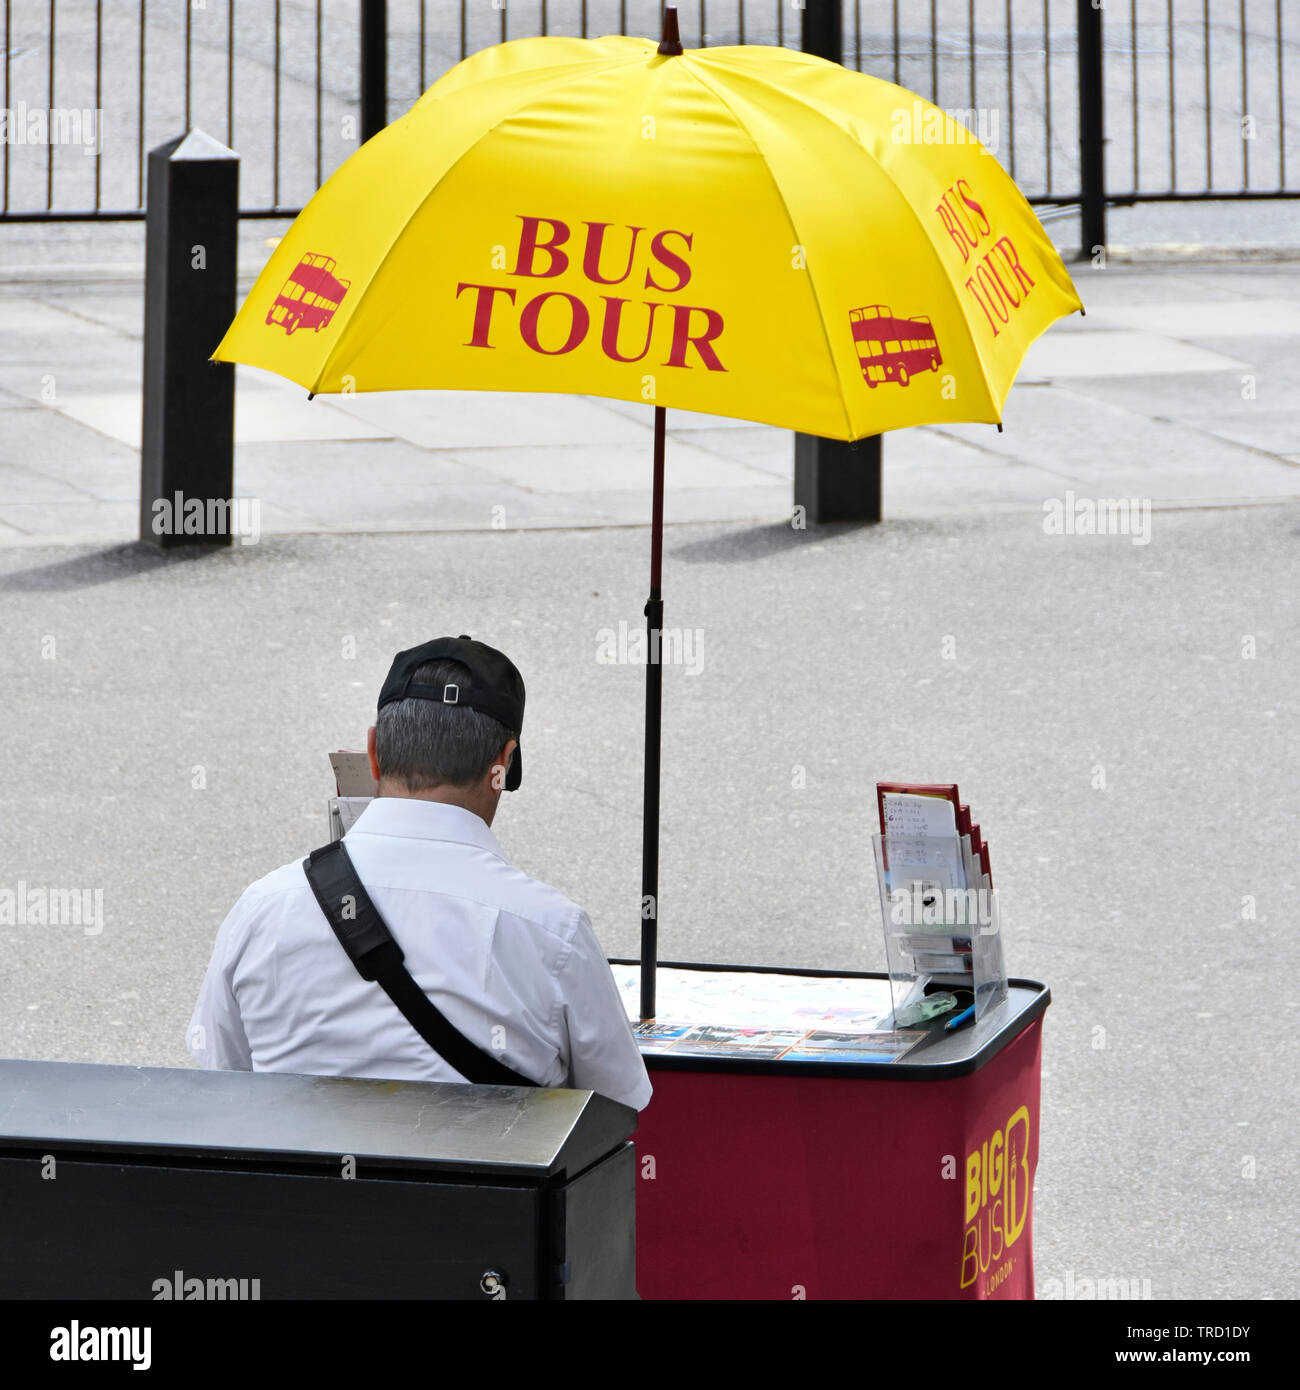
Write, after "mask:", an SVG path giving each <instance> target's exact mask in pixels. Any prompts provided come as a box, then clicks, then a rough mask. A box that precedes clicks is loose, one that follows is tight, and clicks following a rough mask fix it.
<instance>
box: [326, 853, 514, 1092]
mask: <svg viewBox="0 0 1300 1390" xmlns="http://www.w3.org/2000/svg"><path fill="white" fill-rule="evenodd" d="M302 867H303V872H304V873H305V874H306V875H307V882H308V883H309V884H311V891H312V892H313V893H314V894H315V895H316V901H317V902H318V903H319V904H320V909H321V911H322V912H323V913H324V914H325V920H326V921H327V922H328V923H329V924H330V926H331V927H332V928H333V929H334V935H335V936H337V937H338V939H339V942H340V944H341V945H342V947H343V949H344V950H345V951H346V952H347V953H348V959H349V960H350V961H351V962H352V964H353V965H354V966H356V968H357V973H358V974H359V975H360V976H361V978H362V979H363V980H374V981H376V982H377V983H378V984H379V987H380V988H381V989H382V990H383V991H384V993H385V994H387V995H388V997H389V998H390V999H391V1000H392V1001H393V1003H394V1004H396V1005H397V1007H398V1008H399V1009H401V1011H402V1013H403V1014H404V1015H405V1016H406V1020H407V1022H408V1023H409V1024H410V1025H411V1027H412V1028H414V1029H415V1031H416V1032H417V1033H419V1035H420V1036H421V1037H422V1038H423V1039H424V1040H425V1042H427V1043H428V1044H429V1046H430V1047H431V1048H433V1050H434V1051H435V1052H436V1053H437V1054H438V1055H439V1056H440V1057H441V1058H442V1059H443V1060H444V1061H445V1062H447V1063H448V1064H449V1065H451V1066H453V1067H455V1068H456V1070H457V1071H458V1072H460V1074H461V1075H462V1076H463V1077H465V1079H466V1080H467V1081H472V1082H475V1083H477V1084H478V1085H480V1086H536V1085H537V1082H536V1081H531V1080H529V1078H528V1077H526V1076H520V1074H519V1073H518V1072H517V1071H512V1070H511V1069H510V1068H509V1067H508V1066H506V1064H505V1063H504V1062H502V1061H499V1060H498V1059H497V1058H496V1057H493V1056H492V1055H491V1054H490V1053H487V1052H484V1051H483V1049H482V1048H481V1047H479V1046H477V1045H476V1044H475V1043H472V1042H471V1041H470V1040H469V1039H468V1038H467V1037H466V1036H465V1035H464V1033H462V1032H461V1031H460V1030H459V1029H458V1028H457V1027H456V1026H455V1025H454V1024H453V1023H451V1022H450V1021H449V1020H448V1019H447V1018H446V1017H444V1015H443V1014H442V1012H441V1011H440V1010H439V1009H438V1008H437V1006H436V1005H435V1004H434V1002H433V1000H432V999H430V998H429V996H428V995H427V994H425V992H424V991H423V990H422V989H421V988H420V986H419V985H418V984H416V982H415V981H414V980H413V979H412V978H411V973H410V971H408V970H407V968H406V966H405V965H403V964H402V961H403V959H404V957H403V955H402V948H401V947H400V946H399V945H398V944H397V942H396V941H394V940H393V936H392V933H391V932H390V931H389V930H388V927H387V926H386V925H385V923H384V919H383V918H382V917H381V916H380V915H379V909H378V908H376V907H375V905H374V903H372V902H371V901H370V896H369V894H368V893H367V892H366V890H365V887H364V886H363V884H362V882H361V880H360V879H359V878H358V877H357V871H356V869H355V868H353V866H352V860H351V858H350V857H349V855H348V852H347V850H346V849H345V848H344V847H343V841H342V840H335V841H334V842H333V843H332V844H328V845H324V846H322V847H321V848H320V849H314V850H312V852H311V853H310V854H309V855H308V856H307V858H306V859H304V860H303V864H302Z"/></svg>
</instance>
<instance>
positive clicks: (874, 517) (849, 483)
mask: <svg viewBox="0 0 1300 1390" xmlns="http://www.w3.org/2000/svg"><path fill="white" fill-rule="evenodd" d="M880 500H881V499H880V436H879V435H878V434H870V435H868V436H867V437H866V438H865V439H859V440H857V441H855V442H854V443H852V444H848V443H845V441H844V440H842V439H821V438H819V437H818V436H817V435H815V434H796V435H795V437H794V501H795V506H797V507H803V508H804V509H805V510H804V520H805V521H808V522H811V523H813V524H814V525H815V524H816V523H817V522H819V521H879V520H880Z"/></svg>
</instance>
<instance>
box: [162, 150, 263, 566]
mask: <svg viewBox="0 0 1300 1390" xmlns="http://www.w3.org/2000/svg"><path fill="white" fill-rule="evenodd" d="M238 231H239V156H238V155H236V154H235V152H234V151H233V150H228V149H227V148H226V147H225V146H224V145H222V144H220V143H219V142H218V141H216V140H213V139H212V138H211V137H210V136H208V135H205V134H204V133H203V132H202V131H201V130H191V131H190V132H189V134H187V135H178V136H177V137H176V138H175V139H174V140H169V141H168V142H167V143H166V144H165V145H159V146H158V148H157V149H155V150H150V151H149V201H148V216H147V223H146V233H145V273H144V279H145V293H144V390H143V397H144V419H143V429H142V431H141V439H140V539H141V540H142V541H144V542H147V543H148V544H150V545H156V546H159V547H160V548H164V549H165V548H168V547H171V546H176V545H229V544H230V537H231V519H232V511H233V502H234V491H235V368H234V364H233V363H230V362H210V361H209V360H208V358H209V357H210V355H211V354H212V352H213V351H214V350H215V349H216V346H217V344H218V343H219V342H220V341H221V339H222V336H223V335H224V334H225V331H226V329H227V328H228V327H229V326H230V321H231V319H233V318H234V316H235V262H236V246H237V242H238Z"/></svg>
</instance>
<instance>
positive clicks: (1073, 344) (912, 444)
mask: <svg viewBox="0 0 1300 1390" xmlns="http://www.w3.org/2000/svg"><path fill="white" fill-rule="evenodd" d="M0 230H3V231H4V232H6V233H9V234H12V235H10V237H9V239H8V241H7V242H6V241H5V239H4V238H3V237H0V246H3V247H4V248H5V250H4V254H3V256H0V545H4V544H33V543H36V544H44V543H48V542H63V541H78V540H113V541H126V540H129V539H132V538H133V537H135V536H136V535H137V532H138V516H139V511H138V497H139V452H138V450H139V437H140V416H141V408H140V378H141V360H142V352H143V348H142V342H141V322H142V316H143V299H142V293H141V286H140V269H141V260H140V229H139V228H138V227H137V228H130V229H119V234H118V235H117V236H115V237H112V238H108V237H105V236H104V229H102V228H95V229H93V231H83V232H82V237H83V240H82V241H80V242H77V241H68V240H66V239H63V240H60V241H59V242H57V243H53V244H51V243H50V242H49V241H48V233H47V232H46V230H45V229H40V230H39V231H30V232H29V233H28V234H27V235H26V236H24V235H22V234H21V232H20V231H19V229H16V228H7V229H0ZM273 236H274V229H268V228H266V227H264V226H253V227H249V226H248V225H246V226H245V228H244V231H243V234H242V245H241V262H240V264H241V282H240V293H241V295H242V294H243V293H245V292H246V290H247V288H248V287H249V285H251V282H252V278H253V276H254V275H255V273H256V271H257V270H258V269H259V268H260V266H261V265H262V264H263V263H264V261H265V259H266V257H267V256H268V255H269V252H270V246H269V243H270V242H271V241H272V239H273ZM42 238H46V240H42ZM92 245H93V246H94V247H95V248H96V251H95V254H98V255H99V256H101V257H104V256H108V257H110V259H108V260H101V261H97V262H92V263H87V262H86V261H84V260H81V261H78V259H77V258H76V257H75V256H74V255H73V254H72V253H73V251H74V250H75V248H76V247H77V246H81V247H82V248H83V249H85V248H87V247H90V246H92ZM42 247H44V250H42V249H41V248H42ZM106 248H107V249H106ZM1073 273H1074V276H1075V280H1076V284H1077V285H1078V287H1079V290H1080V294H1081V296H1082V298H1083V300H1084V303H1085V305H1086V307H1087V310H1088V312H1087V316H1086V317H1082V316H1079V315H1075V316H1073V317H1071V318H1069V319H1066V320H1063V321H1062V322H1060V323H1059V324H1057V325H1056V326H1055V327H1054V328H1052V329H1051V330H1050V331H1049V332H1048V333H1047V334H1046V335H1045V336H1044V337H1043V338H1042V339H1040V340H1039V342H1038V343H1036V344H1035V345H1034V347H1033V348H1032V349H1031V350H1030V353H1029V355H1028V357H1027V359H1026V361H1025V365H1024V368H1023V370H1022V372H1021V375H1020V379H1019V381H1018V383H1017V385H1016V386H1015V388H1014V389H1013V391H1012V394H1011V396H1010V398H1009V400H1008V403H1007V406H1006V409H1005V415H1004V431H1003V433H1001V434H998V432H997V431H996V429H995V428H994V427H993V426H990V425H966V426H944V427H934V428H926V429H913V430H906V431H901V432H896V433H893V434H891V435H889V436H887V438H886V441H885V451H884V456H885V481H884V488H885V506H886V510H887V512H888V514H889V515H890V516H891V517H895V518H905V517H917V518H924V517H931V516H935V515H938V514H941V513H947V512H953V511H955V512H962V511H964V510H966V509H967V508H970V507H979V508H983V509H990V508H991V509H1001V508H1011V509H1029V510H1032V509H1035V508H1038V509H1041V508H1042V506H1043V504H1044V502H1045V501H1046V500H1047V499H1050V498H1063V497H1064V496H1065V494H1066V493H1067V492H1073V493H1075V494H1076V495H1077V496H1092V497H1115V496H1126V497H1135V498H1149V499H1150V500H1151V501H1152V503H1153V505H1155V506H1156V507H1169V506H1188V505H1193V506H1205V505H1222V504H1232V505H1240V504H1246V503H1254V502H1267V501H1270V500H1274V499H1277V498H1280V497H1293V496H1296V495H1297V493H1300V466H1298V465H1300V365H1297V361H1296V358H1295V351H1294V349H1295V344H1296V342H1297V341H1300V260H1296V259H1289V258H1288V256H1287V254H1286V253H1281V252H1279V253H1273V254H1272V256H1271V258H1270V259H1268V260H1261V261H1253V262H1246V263H1242V262H1239V261H1228V260H1223V259H1219V260H1207V259H1200V260H1195V259H1186V258H1180V257H1161V258H1156V259H1140V260H1133V261H1124V260H1117V259H1112V260H1110V262H1109V263H1108V264H1107V265H1106V267H1105V268H1104V269H1101V268H1094V267H1093V266H1092V265H1090V264H1087V263H1085V264H1083V265H1079V264H1076V265H1075V266H1074V267H1073ZM237 379H238V390H237V406H236V441H237V451H236V469H235V486H236V492H237V494H238V495H240V496H243V497H248V498H250V499H256V501H257V503H258V506H259V511H260V524H261V528H262V530H263V531H265V532H268V533H293V534H302V533H308V532H322V531H364V532H377V531H391V530H397V531H410V530H417V531H454V530H471V531H479V530H489V529H507V530H514V529H533V528H538V527H543V528H545V527H562V528H566V529H567V528H575V527H588V526H603V525H611V524H613V525H641V524H644V523H645V522H646V521H647V520H648V516H649V501H648V485H649V465H650V446H651V438H652V411H651V409H650V408H649V407H647V406H640V405H635V404H628V403H624V402H619V401H607V400H600V399H597V398H580V397H563V396H540V395H537V396H530V395H502V394H498V393H487V392H394V393H376V394H370V395H364V394H363V395H357V396H352V397H339V396H333V397H326V396H318V397H316V399H315V400H313V401H311V402H308V401H307V399H306V393H305V392H304V391H302V390H301V389H300V388H298V387H296V386H293V385H291V384H290V383H287V382H285V381H282V380H280V379H279V378H276V377H273V376H271V375H270V374H269V373H267V372H263V371H260V370H257V369H253V368H243V367H241V368H238V369H237ZM669 429H670V437H671V440H672V444H671V447H670V449H669V452H668V460H667V470H666V476H667V502H666V515H667V519H668V521H669V522H670V523H674V524H675V523H689V522H706V521H717V522H721V521H776V520H778V519H780V518H782V517H788V516H789V514H790V506H791V489H792V482H791V480H792V475H793V446H792V437H791V436H790V434H789V433H787V432H785V431H781V430H776V429H771V428H768V427H765V426H760V425H753V424H750V423H747V422H744V421H737V420H727V419H722V418H721V417H712V416H700V415H692V414H689V413H686V412H670V419H669Z"/></svg>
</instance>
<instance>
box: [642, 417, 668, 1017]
mask: <svg viewBox="0 0 1300 1390" xmlns="http://www.w3.org/2000/svg"><path fill="white" fill-rule="evenodd" d="M666 431H667V417H666V413H665V410H664V407H663V406H661V405H657V406H655V471H654V486H653V496H652V502H651V514H650V597H649V599H648V600H647V601H646V606H645V618H646V667H645V801H644V808H643V813H642V818H641V1017H642V1018H653V1017H654V1013H655V968H656V964H657V962H658V957H659V745H660V730H661V727H662V714H663V666H662V665H661V664H660V653H661V643H662V637H663V626H664V601H663V596H662V590H661V588H660V583H661V580H662V571H663V556H664V436H665V433H666Z"/></svg>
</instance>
